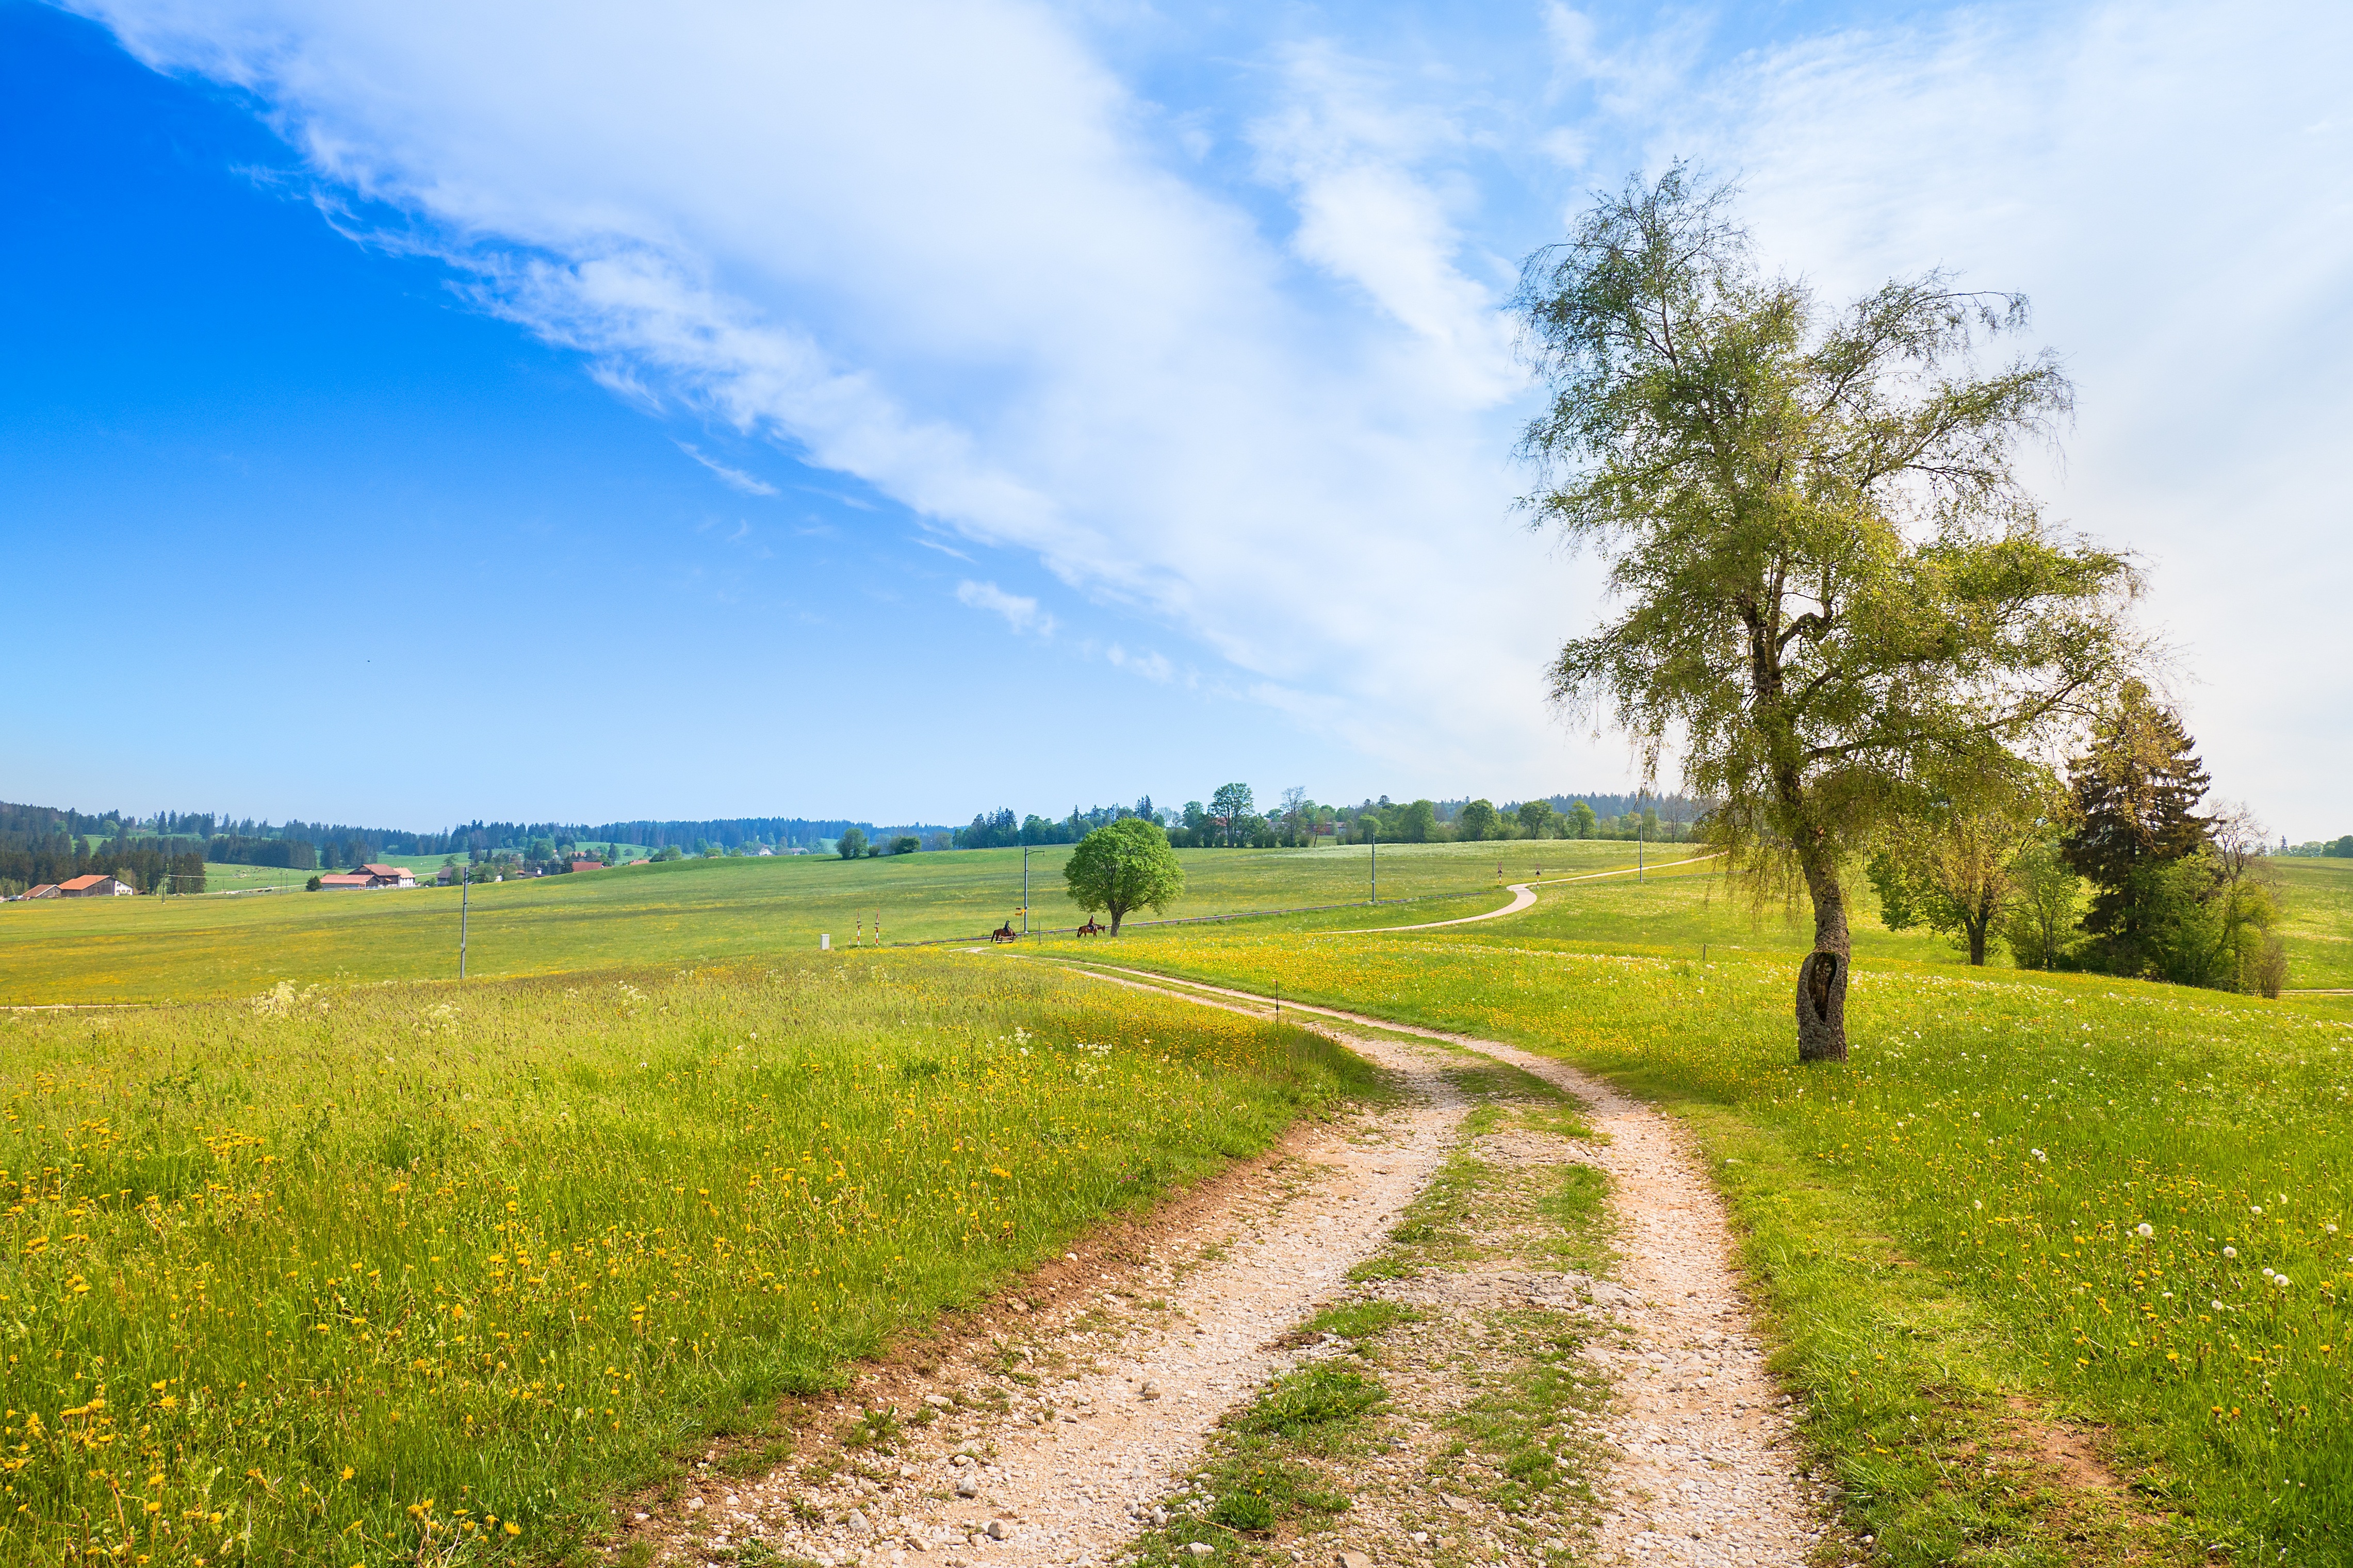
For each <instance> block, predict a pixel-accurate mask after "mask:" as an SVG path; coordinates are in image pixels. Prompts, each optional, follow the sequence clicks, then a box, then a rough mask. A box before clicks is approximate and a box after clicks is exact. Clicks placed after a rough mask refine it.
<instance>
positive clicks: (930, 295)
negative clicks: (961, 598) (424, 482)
mask: <svg viewBox="0 0 2353 1568" xmlns="http://www.w3.org/2000/svg"><path fill="white" fill-rule="evenodd" d="M87 3H88V4H89V5H90V9H92V10H93V11H94V12H95V13H96V14H98V15H100V16H103V17H104V18H106V19H107V20H108V21H110V22H111V24H112V25H113V26H115V28H116V29H117V31H118V33H119V34H120V35H121V37H123V38H124V40H125V41H126V43H127V45H128V46H129V47H132V49H133V50H134V51H135V52H137V53H139V54H140V55H141V56H142V58H146V59H148V60H149V61H151V62H152V63H154V64H155V65H157V66H159V67H162V68H171V69H182V70H191V69H192V70H198V71H202V72H205V73H206V74H208V75H211V76H213V77H215V78H216V79H221V80H225V81H228V82H232V83H235V84H237V85H238V86H239V87H241V88H244V89H248V90H250V91H252V92H253V93H255V94H256V95H257V96H258V97H259V99H260V100H262V101H263V102H265V103H266V104H268V105H269V107H270V110H271V111H272V113H273V114H274V116H275V117H276V120H277V121H278V123H279V124H280V127H281V129H282V131H283V132H284V133H285V134H286V135H287V136H288V137H289V138H290V140H291V141H292V142H294V143H295V144H296V145H297V146H299V147H300V148H301V149H302V150H303V151H304V152H305V153H306V154H307V155H308V157H309V158H310V160H311V163H312V165H313V166H314V168H315V169H316V170H317V172H318V174H320V176H321V177H322V179H324V180H326V181H329V182H331V183H332V184H335V185H336V186H338V187H342V188H346V189H348V190H350V191H352V192H353V193H356V195H357V196H358V197H360V198H364V200H366V201H374V202H377V203H384V204H389V205H392V206H393V207H395V208H397V209H398V210H400V211H401V212H403V213H404V214H406V215H408V218H409V220H410V221H411V223H412V224H413V225H415V226H417V227H418V228H421V230H422V232H424V233H426V234H427V235H429V236H435V237H438V239H437V240H436V241H435V243H438V246H439V247H440V248H441V249H442V251H443V253H444V254H446V255H447V256H448V257H449V258H451V259H452V260H453V261H454V262H455V263H457V264H458V265H459V266H460V267H462V268H465V269H467V271H468V272H469V273H470V275H471V276H473V277H474V278H475V279H478V287H479V289H480V298H481V300H483V301H484V303H485V304H486V305H488V306H489V307H490V308H491V309H493V310H499V311H501V312H503V313H505V314H506V315H508V316H510V317H512V319H513V320H515V321H519V322H522V323H523V324H524V325H526V326H528V327H529V328H530V329H531V330H532V331H536V332H539V333H541V334H543V335H544V336H545V337H547V338H549V339H551V340H553V341H555V342H562V343H566V344H570V345H574V346H575V347H577V348H578V349H580V350H581V351H583V352H584V353H586V354H587V355H589V356H591V358H592V359H593V361H594V362H595V363H597V364H598V365H600V366H610V367H617V368H614V369H610V370H607V372H606V373H605V374H607V375H608V376H610V377H612V379H613V380H614V381H615V383H616V384H619V385H623V386H630V387H639V388H642V389H644V390H645V391H646V392H647V393H649V395H653V396H656V397H659V398H663V399H668V400H681V399H682V400H684V401H685V402H687V403H689V404H690V405H695V406H698V407H700V408H701V409H702V410H703V411H705V413H706V414H707V415H708V416H717V417H720V418H723V419H725V420H727V421H728V422H730V423H732V424H733V425H734V426H736V427H737V428H739V429H741V430H744V431H745V432H748V433H753V434H755V435H758V436H762V437H768V438H772V439H775V440H777V441H779V442H780V443H784V444H786V445H788V446H790V447H793V448H794V449H796V450H797V451H799V452H802V453H805V454H806V455H807V458H809V459H810V460H811V461H814V462H816V463H818V464H819V465H823V466H826V467H829V468H836V469H839V470H840V471H842V472H844V473H846V474H849V475H853V476H855V477H857V478H858V479H860V480H862V481H864V482H865V483H866V484H868V485H871V487H873V488H874V489H876V490H878V491H880V492H882V493H883V494H886V495H888V496H890V497H891V498H892V499H894V500H898V501H900V502H902V503H903V504H904V505H906V506H908V507H910V508H912V509H913V510H915V511H916V512H918V513H919V514H921V515H922V516H923V518H925V519H926V520H928V521H932V522H933V523H934V524H936V525H938V526H941V527H942V528H944V529H947V530H951V531H956V532H960V533H963V534H965V536H967V537H969V538H971V539H973V540H976V541H978V542H986V543H989V544H992V545H997V546H1008V547H1014V548H1019V549H1025V550H1028V551H1030V552H1035V553H1036V554H1037V555H1038V556H1039V558H1040V559H1041V560H1042V561H1043V562H1044V563H1045V564H1046V565H1047V566H1048V567H1049V568H1050V570H1051V571H1053V572H1054V573H1055V574H1058V575H1059V576H1060V578H1061V579H1062V580H1063V581H1065V582H1067V583H1069V584H1071V585H1072V586H1073V587H1075V588H1077V589H1079V590H1082V591H1083V592H1085V593H1086V594H1088V595H1091V596H1092V597H1094V598H1095V599H1097V600H1098V601H1100V602H1102V603H1104V604H1106V605H1113V606H1124V609H1125V610H1126V612H1127V613H1129V614H1131V615H1135V616H1142V617H1144V618H1145V619H1146V620H1147V621H1149V622H1150V623H1151V624H1153V625H1155V626H1161V627H1164V628H1168V629H1172V630H1174V631H1176V632H1178V633H1180V634H1186V635H1189V636H1190V637H1194V638H1196V639H1198V641H1199V642H1200V643H1202V644H1204V645H1206V647H1208V648H1209V649H1211V650H1214V652H1215V653H1216V654H1217V655H1219V657H1221V658H1224V659H1226V660H1229V661H1230V662H1231V663H1232V664H1234V665H1236V666H1238V667H1240V668H1239V673H1240V675H1242V676H1244V677H1247V678H1251V679H1259V680H1271V681H1274V682H1276V683H1278V684H1279V685H1280V686H1282V688H1284V689H1303V690H1312V691H1316V692H1321V693H1324V694H1325V695H1326V696H1327V697H1328V698H1330V699H1333V700H1327V701H1324V702H1320V703H1315V704H1312V705H1310V706H1308V707H1306V708H1304V709H1303V710H1301V711H1302V712H1303V714H1304V715H1311V717H1307V718H1306V719H1305V720H1304V721H1305V722H1307V723H1309V724H1311V725H1316V726H1323V727H1325V728H1327V729H1329V730H1332V731H1338V730H1340V729H1341V728H1343V727H1344V726H1345V727H1347V728H1348V729H1349V731H1350V733H1351V734H1352V735H1353V736H1354V738H1355V739H1356V742H1357V743H1359V744H1363V745H1369V746H1371V747H1373V748H1374V749H1375V750H1376V751H1377V752H1380V753H1382V754H1383V755H1385V756H1386V757H1388V758H1389V759H1392V760H1393V761H1395V762H1397V763H1403V764H1409V765H1410V766H1411V767H1412V768H1414V769H1415V770H1417V771H1420V770H1430V776H1431V777H1432V778H1433V779H1435V777H1436V776H1437V772H1438V771H1439V770H1443V769H1445V768H1447V767H1450V766H1456V765H1459V766H1461V768H1463V769H1465V770H1469V769H1479V770H1484V769H1487V768H1489V767H1491V766H1494V765H1498V764H1499V763H1500V764H1501V765H1506V766H1518V767H1523V768H1525V767H1527V766H1530V765H1533V763H1534V762H1535V759H1536V758H1538V757H1550V756H1553V755H1555V754H1556V752H1557V751H1558V749H1559V748H1558V743H1557V741H1556V738H1555V737H1554V736H1553V735H1552V734H1551V733H1550V732H1549V731H1547V729H1546V725H1545V723H1544V721H1543V716H1542V712H1541V710H1540V708H1539V707H1538V706H1537V703H1536V694H1537V692H1538V689H1539V687H1538V680H1537V674H1536V671H1537V668H1538V667H1539V665H1540V663H1541V661H1542V658H1543V657H1544V654H1545V652H1546V647H1547V645H1548V644H1549V643H1550V642H1551V640H1552V639H1553V638H1554V637H1556V636H1557V635H1558V634H1559V632H1560V630H1561V629H1562V628H1561V627H1560V626H1559V620H1560V615H1559V611H1558V609H1557V606H1556V593H1557V588H1558V584H1559V583H1560V581H1561V574H1559V573H1558V572H1557V571H1547V570H1546V568H1545V566H1544V556H1543V553H1542V551H1541V547H1540V546H1539V545H1538V544H1537V543H1536V542H1534V541H1530V540H1528V539H1526V538H1525V537H1524V536H1523V535H1521V534H1519V533H1518V532H1517V531H1515V530H1514V529H1513V527H1512V526H1511V523H1510V521H1509V504H1510V500H1511V497H1512V495H1513V492H1514V484H1515V482H1516V479H1517V476H1515V475H1514V473H1513V472H1512V471H1511V470H1510V468H1509V467H1508V465H1507V463H1506V462H1505V461H1504V457H1503V453H1504V449H1505V447H1507V445H1508V441H1509V437H1510V431H1509V420H1508V418H1505V417H1504V416H1501V415H1500V413H1499V400H1501V399H1503V398H1504V397H1506V396H1507V395H1510V394H1511V393H1512V392H1513V390H1514V388H1515V386H1516V385H1517V381H1516V377H1515V373H1514V372H1513V370H1512V368H1511V365H1510V361H1509V357H1508V354H1507V353H1506V343H1505V336H1504V329H1503V324H1502V323H1501V322H1500V321H1498V320H1497V319H1496V317H1495V314H1494V310H1493V307H1494V304H1495V300H1494V299H1493V296H1492V294H1491V293H1490V292H1489V291H1488V290H1487V289H1485V288H1484V287H1483V286H1482V285H1479V284H1475V283H1473V282H1472V281H1469V280H1467V279H1465V278H1464V277H1463V276H1462V274H1461V270H1460V269H1459V268H1457V267H1456V266H1455V264H1454V261H1453V253H1454V251H1455V249H1456V247H1457V246H1458V244H1459V241H1458V238H1457V235H1456V228H1457V226H1458V220H1459V218H1460V216H1461V213H1460V208H1461V199H1460V195H1459V193H1455V194H1448V193H1447V192H1446V191H1445V189H1444V188H1443V187H1444V182H1443V181H1437V180H1433V179H1432V178H1430V177H1428V171H1427V170H1425V169H1424V167H1423V166H1422V164H1423V161H1424V160H1426V159H1429V158H1431V157H1440V159H1441V161H1442V155H1444V154H1445V153H1447V152H1448V150H1449V149H1450V148H1451V146H1453V145H1454V141H1453V140H1452V139H1453V138H1454V137H1455V135H1456V133H1455V132H1453V131H1452V130H1451V128H1450V127H1449V125H1448V124H1447V122H1446V121H1445V120H1444V117H1443V116H1432V115H1428V114H1419V113H1417V114H1410V115H1406V114H1395V113H1392V112H1390V111H1389V110H1385V109H1384V108H1383V107H1382V104H1381V101H1380V89H1379V83H1378V81H1377V80H1367V79H1359V78H1358V76H1357V75H1355V74H1352V73H1351V71H1349V70H1343V69H1341V68H1338V67H1335V66H1328V65H1324V64H1319V63H1318V61H1319V60H1320V59H1322V58H1323V57H1320V56H1318V55H1316V54H1315V53H1314V51H1312V50H1311V51H1306V52H1304V53H1302V54H1301V55H1300V56H1299V57H1298V59H1297V62H1296V63H1295V64H1294V68H1293V71H1292V73H1291V75H1290V76H1289V77H1287V78H1285V79H1283V81H1282V84H1281V86H1280V87H1279V88H1278V96H1279V98H1280V99H1281V100H1282V101H1281V103H1279V104H1278V105H1277V107H1276V108H1275V109H1274V110H1271V112H1270V113H1269V114H1268V116H1267V117H1266V121H1265V124H1266V128H1267V129H1266V130H1265V132H1264V133H1263V134H1262V135H1261V140H1260V146H1261V153H1262V156H1263V157H1264V158H1265V159H1266V160H1267V169H1268V172H1269V174H1271V176H1273V177H1276V178H1278V179H1279V180H1281V181H1282V183H1283V186H1284V188H1285V189H1286V190H1288V191H1289V192H1290V193H1291V194H1292V195H1293V196H1294V197H1295V198H1296V200H1297V202H1298V206H1299V222H1298V226H1297V229H1296V233H1295V235H1293V237H1292V244H1291V246H1290V247H1289V248H1286V247H1285V246H1284V244H1283V243H1282V241H1281V240H1280V239H1276V238H1271V237H1267V236H1265V235H1263V234H1261V231H1260V228H1259V225H1258V222H1257V220H1256V219H1255V218H1254V216H1252V208H1253V205H1254V198H1253V201H1243V200H1239V199H1236V198H1235V197H1233V196H1231V195H1222V194H1219V193H1218V192H1216V191H1214V190H1212V189H1209V188H1208V187H1207V186H1206V185H1205V184H1202V183H1200V180H1201V176H1200V175H1199V174H1198V173H1197V171H1195V170H1194V169H1192V168H1190V167H1187V168H1186V169H1182V170H1180V169H1177V168H1174V167H1171V166H1168V165H1167V164H1166V163H1164V161H1163V155H1162V153H1160V152H1159V151H1157V150H1156V149H1157V147H1158V145H1159V143H1157V142H1155V141H1154V140H1153V139H1152V138H1151V137H1149V136H1146V135H1145V134H1143V133H1142V132H1141V131H1140V129H1139V127H1140V126H1141V125H1142V124H1143V122H1144V121H1145V120H1146V119H1147V118H1148V116H1149V114H1150V112H1151V111H1150V110H1149V108H1148V106H1146V105H1144V104H1142V103H1140V102H1139V101H1138V100H1136V99H1135V98H1134V96H1133V94H1132V93H1131V92H1130V90H1129V89H1127V88H1126V87H1125V86H1124V84H1123V83H1122V82H1121V81H1120V80H1118V79H1116V78H1114V77H1113V75H1112V74H1111V73H1110V72H1109V71H1108V70H1107V69H1106V68H1104V67H1103V65H1102V64H1100V63H1099V61H1098V60H1097V59H1096V58H1094V57H1093V56H1092V54H1091V53H1090V52H1089V50H1088V48H1087V47H1085V46H1084V43H1083V41H1082V39H1081V38H1080V37H1079V36H1078V35H1077V34H1076V33H1075V32H1073V31H1072V30H1071V27H1070V26H1067V25H1066V24H1065V23H1064V22H1063V21H1062V20H1061V19H1060V18H1059V17H1058V16H1056V15H1055V14H1054V13H1052V12H1050V11H1048V10H1046V9H1043V8H1040V7H1038V6H1036V5H1028V4H1022V3H1018V0H995V3H981V4H966V5H900V6H889V5H876V6H852V7H822V6H813V5H810V6H773V5H750V4H728V3H723V0H722V3H709V4H703V5H688V6H679V7H663V8H661V9H659V11H652V12H649V11H645V10H643V9H641V8H638V7H629V6H622V5H614V4H606V5H596V4H591V5H586V6H582V5H565V6H560V7H559V6H556V5H553V4H552V3H550V4H540V5H529V4H524V5H505V6H487V7H486V6H480V5H459V4H457V3H456V0H413V3H410V4H404V5H399V6H393V5H375V6H372V7H371V6H364V5H362V6H334V7H319V6H314V5H300V4H296V3H295V0H211V3H206V0H87ZM1205 150H1206V149H1205ZM411 232H414V231H413V230H412V231H411ZM1302 262H1304V263H1305V264H1306V267H1307V270H1303V269H1302V267H1301V263H1302ZM1326 279H1335V280H1337V281H1338V282H1339V284H1340V289H1339V290H1338V291H1336V292H1335V289H1334V288H1333V285H1332V283H1331V282H1330V281H1327V280H1326ZM1548 580H1549V581H1548ZM1236 684H1237V685H1238V686H1240V687H1242V688H1243V689H1247V688H1248V687H1249V685H1250V679H1244V680H1241V681H1238V682H1237V683H1236ZM1332 715H1353V716H1354V717H1353V718H1351V719H1346V720H1339V719H1333V718H1331V717H1330V716H1332Z"/></svg>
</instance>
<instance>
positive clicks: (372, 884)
mask: <svg viewBox="0 0 2353 1568" xmlns="http://www.w3.org/2000/svg"><path fill="white" fill-rule="evenodd" d="M415 886H417V877H416V874H415V873H414V872H412V871H410V870H409V868H407V867H406V866H380V865H377V864H376V863H375V861H373V860H371V861H369V862H368V863H367V864H366V865H364V866H363V867H361V868H359V869H358V870H356V871H330V872H328V873H327V874H326V875H324V876H322V877H321V878H320V879H319V890H320V891H321V892H326V891H329V890H330V889H348V890H357V889H364V888H413V887H415Z"/></svg>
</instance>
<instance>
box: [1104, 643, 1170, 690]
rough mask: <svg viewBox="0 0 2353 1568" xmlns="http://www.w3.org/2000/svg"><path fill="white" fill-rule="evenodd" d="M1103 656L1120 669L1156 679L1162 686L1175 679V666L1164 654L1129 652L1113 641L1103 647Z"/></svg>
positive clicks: (1148, 678) (1145, 677)
mask: <svg viewBox="0 0 2353 1568" xmlns="http://www.w3.org/2000/svg"><path fill="white" fill-rule="evenodd" d="M1103 658H1106V659H1108V660H1110V661H1111V662H1112V663H1113V664H1114V665H1116V666H1118V667H1119V668H1122V669H1124V670H1128V671H1130V672H1131V673H1133V674H1136V675H1140V676H1142V677H1144V679H1146V680H1156V681H1158V682H1159V683H1160V684H1162V685H1164V686H1166V684H1167V683H1168V682H1170V681H1172V680H1174V679H1176V666H1175V665H1174V664H1172V663H1170V662H1169V660H1168V657H1167V656H1166V654H1160V653H1130V652H1128V651H1127V649H1125V648H1124V647H1121V646H1120V645H1119V644H1117V643H1113V644H1112V645H1111V646H1110V647H1107V648H1105V649H1103Z"/></svg>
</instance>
